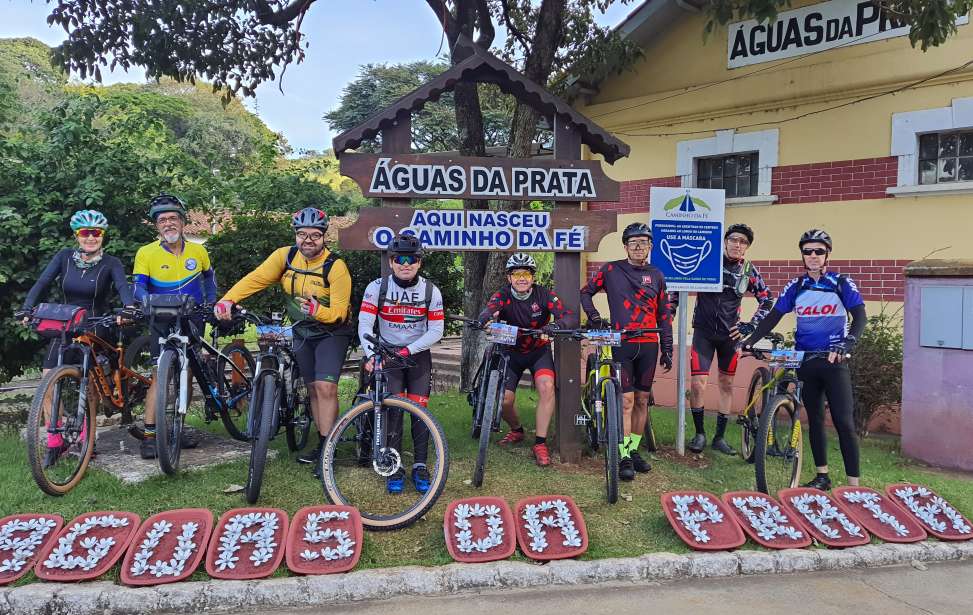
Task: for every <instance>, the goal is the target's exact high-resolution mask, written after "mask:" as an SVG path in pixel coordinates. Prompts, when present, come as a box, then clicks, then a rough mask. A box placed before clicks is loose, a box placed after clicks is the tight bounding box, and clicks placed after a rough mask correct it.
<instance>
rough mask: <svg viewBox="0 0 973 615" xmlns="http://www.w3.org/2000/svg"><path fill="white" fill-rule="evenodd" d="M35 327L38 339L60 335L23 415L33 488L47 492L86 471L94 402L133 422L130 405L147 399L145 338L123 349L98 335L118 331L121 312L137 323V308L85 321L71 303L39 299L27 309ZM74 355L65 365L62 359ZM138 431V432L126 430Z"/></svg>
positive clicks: (57, 491)
mask: <svg viewBox="0 0 973 615" xmlns="http://www.w3.org/2000/svg"><path fill="white" fill-rule="evenodd" d="M27 316H29V317H30V318H31V324H32V326H33V328H34V329H35V330H36V331H37V332H38V333H40V334H41V335H42V336H44V337H58V336H59V337H60V338H61V348H60V352H59V355H58V365H57V367H54V368H52V369H51V370H50V371H49V372H47V373H46V374H45V375H44V377H43V379H41V382H40V384H39V385H38V386H37V390H36V392H35V393H34V399H33V401H32V402H31V406H30V413H29V415H28V418H27V460H28V463H29V464H30V471H31V474H33V476H34V480H35V481H36V482H37V485H38V486H39V487H40V488H41V490H42V491H44V492H45V493H47V494H50V495H64V494H65V493H67V492H68V491H70V490H71V489H73V488H74V486H75V485H77V484H78V482H79V481H80V480H81V478H82V477H83V476H84V473H85V470H86V469H87V468H88V463H89V462H90V461H91V456H92V453H93V452H94V448H95V428H96V417H97V411H98V406H99V405H100V404H104V407H105V413H106V415H107V416H111V415H112V414H114V413H115V411H116V410H118V411H120V412H121V413H122V422H123V424H124V423H128V424H132V423H133V417H132V408H133V406H136V405H138V404H140V403H142V402H143V401H144V400H145V395H146V392H147V391H148V389H149V386H150V385H151V384H152V380H151V376H150V374H151V371H150V370H151V363H148V364H146V365H142V364H143V363H146V361H150V359H146V357H147V356H148V344H149V338H148V336H142V337H139V338H136V339H135V340H133V343H132V344H131V346H129V348H127V349H126V348H125V346H124V343H123V338H124V335H123V334H122V332H121V331H119V332H118V342H117V343H111V342H108V341H106V340H104V339H103V338H102V337H100V336H99V335H98V332H97V329H98V328H102V330H104V329H105V328H116V327H117V325H116V320H117V318H118V317H119V316H121V317H122V318H124V319H125V320H138V319H140V318H141V313H140V312H138V311H133V310H120V311H119V312H118V314H117V315H114V314H113V315H108V316H101V317H92V318H86V315H85V311H84V310H83V309H81V308H78V307H77V306H72V305H59V304H53V303H42V304H40V305H38V306H37V307H36V308H35V309H34V310H33V311H32V312H31V313H30V314H27ZM71 355H73V357H78V356H80V363H78V364H66V363H65V362H64V361H65V357H66V356H71ZM132 431H133V435H136V436H138V435H139V434H138V430H132Z"/></svg>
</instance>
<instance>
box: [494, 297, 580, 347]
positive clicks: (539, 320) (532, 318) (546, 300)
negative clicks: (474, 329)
mask: <svg viewBox="0 0 973 615" xmlns="http://www.w3.org/2000/svg"><path fill="white" fill-rule="evenodd" d="M497 312H499V313H500V314H499V315H498V316H494V314H495V313H497ZM552 316H553V317H554V324H555V325H557V326H558V327H559V328H565V327H567V326H568V320H569V319H570V317H571V311H570V310H568V309H567V308H565V307H564V303H563V302H562V301H561V298H560V297H558V296H557V295H556V294H554V291H552V290H548V289H547V288H544V287H543V286H540V285H538V284H534V287H533V288H531V289H530V295H529V296H528V297H527V298H526V299H518V298H516V297H514V295H513V292H511V289H510V285H509V284H507V285H505V286H504V287H503V288H501V289H500V290H498V291H497V292H495V293H493V296H492V297H490V300H489V301H487V304H486V307H485V308H483V311H482V312H480V318H479V320H480V322H486V321H488V320H490V319H493V320H497V321H503V322H506V323H507V324H509V325H513V326H515V327H522V328H525V329H540V328H541V327H543V326H544V325H546V324H548V323H549V322H551V317H552ZM549 343H550V342H549V341H548V340H546V339H543V338H540V337H538V336H536V335H522V336H520V338H519V339H518V340H517V345H516V346H515V347H514V350H515V351H516V352H523V353H527V352H531V351H533V350H536V349H538V348H543V347H544V346H547V345H548V344H549Z"/></svg>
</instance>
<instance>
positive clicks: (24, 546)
mask: <svg viewBox="0 0 973 615" xmlns="http://www.w3.org/2000/svg"><path fill="white" fill-rule="evenodd" d="M55 527H57V522H56V521H54V519H49V518H47V517H34V518H32V519H17V518H14V519H11V520H10V521H7V522H6V523H4V524H3V526H2V527H0V551H3V552H6V553H10V554H11V556H10V557H9V558H7V559H4V560H2V561H0V573H2V572H20V571H21V570H23V568H24V566H26V565H27V561H28V560H30V558H32V557H33V556H34V553H36V552H37V547H39V546H40V545H41V544H42V543H43V542H44V537H46V536H47V535H48V534H50V533H51V530H53V529H54V528H55ZM17 532H30V533H29V534H28V535H27V536H24V537H21V538H17V537H15V536H14V535H15V534H16V533H17Z"/></svg>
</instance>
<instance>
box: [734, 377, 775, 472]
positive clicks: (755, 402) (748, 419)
mask: <svg viewBox="0 0 973 615" xmlns="http://www.w3.org/2000/svg"><path fill="white" fill-rule="evenodd" d="M770 379H771V375H770V370H769V369H767V368H766V367H758V368H757V370H756V371H755V372H754V373H753V377H752V378H750V386H749V387H747V408H746V409H745V410H744V413H743V416H741V417H740V419H741V421H742V422H743V424H742V425H741V429H740V456H741V457H743V459H744V461H746V462H748V463H753V462H754V450H755V448H756V442H757V429H758V428H759V427H760V414H761V412H762V411H763V407H764V402H766V401H767V399H768V398H769V397H770V395H769V394H768V393H767V392H766V391H764V387H765V386H767V383H768V382H770Z"/></svg>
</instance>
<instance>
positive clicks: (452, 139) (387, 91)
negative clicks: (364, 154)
mask: <svg viewBox="0 0 973 615" xmlns="http://www.w3.org/2000/svg"><path fill="white" fill-rule="evenodd" d="M447 68H449V65H448V64H446V63H444V62H411V63H408V64H366V65H364V66H362V67H361V68H360V69H359V71H358V77H357V78H355V80H354V81H352V82H350V83H349V84H348V85H346V86H345V89H344V90H343V91H342V94H341V102H340V104H339V105H338V108H337V109H334V110H333V111H330V112H328V113H325V114H324V119H325V120H327V122H328V124H329V125H330V126H331V129H332V130H335V131H339V132H343V131H345V130H349V129H351V128H354V127H355V126H357V125H359V124H361V123H362V122H364V121H365V120H366V119H368V118H369V117H370V116H371V115H372V114H374V113H376V112H377V111H380V110H381V109H384V108H385V107H387V106H389V105H390V104H392V103H393V102H395V101H396V100H397V99H399V98H401V97H402V96H405V95H406V94H408V93H409V92H411V91H412V90H415V89H416V88H418V87H420V86H422V85H423V84H425V83H427V82H429V81H431V80H433V79H435V78H436V77H438V76H439V75H440V74H441V73H442V72H444V71H445V70H446V69H447ZM479 92H480V107H481V109H482V110H483V130H484V136H485V139H486V146H487V147H491V146H496V145H506V144H507V141H508V140H509V130H510V127H509V123H510V115H511V114H512V113H513V101H512V100H511V99H510V98H509V97H507V96H504V95H503V93H502V92H500V90H499V89H497V88H496V87H494V86H488V85H481V86H480V87H479ZM376 142H379V140H378V139H376ZM412 142H413V149H415V151H417V152H443V151H452V150H458V149H459V134H458V131H457V128H456V111H455V109H454V107H453V95H452V93H446V94H443V96H442V97H441V98H440V99H439V100H438V101H436V102H434V103H429V104H427V105H425V106H424V107H423V108H422V110H420V111H418V112H416V113H414V114H413V115H412ZM363 147H364V148H366V149H367V148H374V146H373V145H372V144H368V145H366V146H363Z"/></svg>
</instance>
